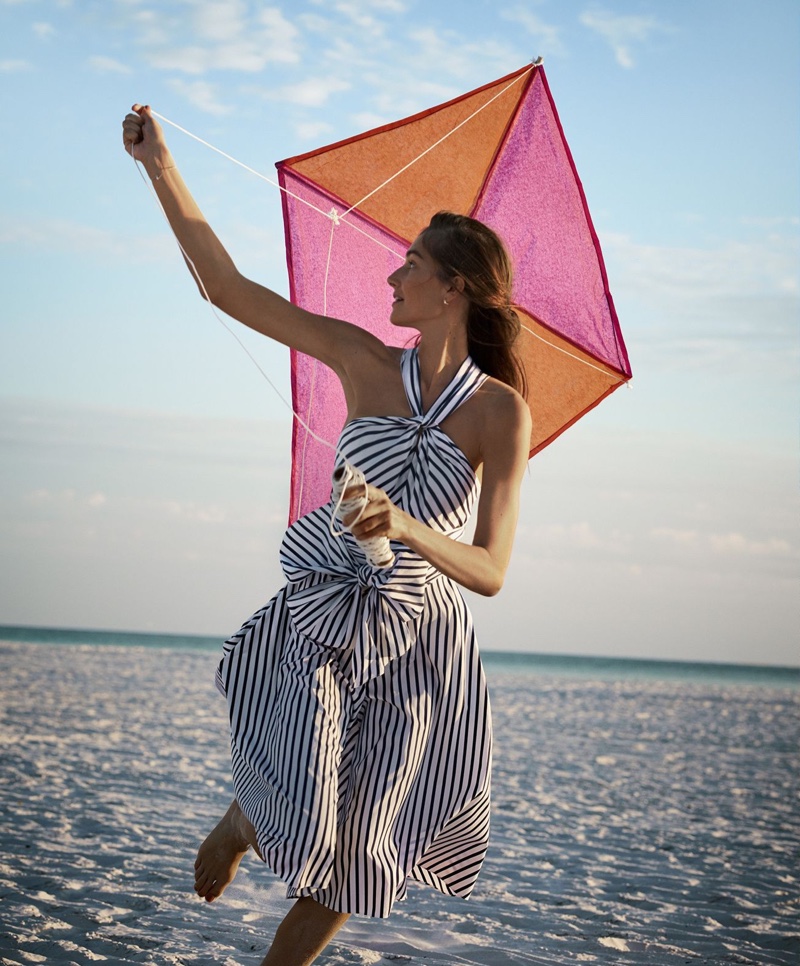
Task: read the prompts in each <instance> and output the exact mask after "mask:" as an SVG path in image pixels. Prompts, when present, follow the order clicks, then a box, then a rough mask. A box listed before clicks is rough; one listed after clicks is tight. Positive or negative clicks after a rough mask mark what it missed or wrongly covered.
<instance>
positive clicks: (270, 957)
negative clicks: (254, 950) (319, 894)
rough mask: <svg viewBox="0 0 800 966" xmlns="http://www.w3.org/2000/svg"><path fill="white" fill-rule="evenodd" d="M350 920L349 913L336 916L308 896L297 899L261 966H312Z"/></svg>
mask: <svg viewBox="0 0 800 966" xmlns="http://www.w3.org/2000/svg"><path fill="white" fill-rule="evenodd" d="M349 918H350V914H349V913H347V912H334V911H333V909H328V908H327V907H326V906H323V905H322V904H321V903H319V902H317V901H316V899H312V898H310V897H309V896H304V897H303V898H302V899H298V900H297V902H295V904H294V905H293V906H292V908H291V909H290V910H289V912H288V913H287V915H286V918H285V919H284V920H283V922H282V923H281V924H280V926H278V931H277V932H276V933H275V938H274V939H273V940H272V945H271V946H270V947H269V952H268V953H267V955H266V956H265V957H264V958H263V959H262V960H261V966H311V963H313V962H314V960H315V959H316V958H317V956H318V955H319V954H320V953H321V952H322V950H323V949H324V948H325V947H326V946H327V945H328V943H329V942H330V941H331V939H333V937H334V936H335V935H336V933H337V932H338V931H339V930H340V929H341V928H342V926H343V925H344V924H345V923H346V922H347V920H348V919H349Z"/></svg>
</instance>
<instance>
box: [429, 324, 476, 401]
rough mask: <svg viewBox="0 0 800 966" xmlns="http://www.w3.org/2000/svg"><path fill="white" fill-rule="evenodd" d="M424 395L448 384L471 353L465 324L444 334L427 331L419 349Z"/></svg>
mask: <svg viewBox="0 0 800 966" xmlns="http://www.w3.org/2000/svg"><path fill="white" fill-rule="evenodd" d="M417 355H418V358H419V377H420V383H421V387H422V393H423V397H425V396H427V395H428V394H429V393H430V394H432V395H433V396H434V397H435V396H436V395H437V392H436V390H437V389H438V388H442V387H443V386H445V385H447V384H448V383H449V382H450V380H451V379H452V378H453V376H454V375H455V373H456V371H457V370H458V368H459V367H460V366H461V363H462V362H463V361H464V360H465V359H466V357H467V356H468V355H469V345H468V343H467V332H466V329H465V328H464V327H463V326H459V327H458V328H457V329H455V330H454V331H448V332H446V333H444V334H442V335H439V334H438V333H433V332H426V333H425V334H424V335H421V336H420V341H419V346H418V349H417Z"/></svg>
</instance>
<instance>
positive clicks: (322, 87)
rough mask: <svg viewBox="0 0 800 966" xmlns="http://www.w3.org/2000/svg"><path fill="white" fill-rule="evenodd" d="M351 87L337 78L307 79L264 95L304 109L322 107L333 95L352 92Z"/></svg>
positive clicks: (271, 90)
mask: <svg viewBox="0 0 800 966" xmlns="http://www.w3.org/2000/svg"><path fill="white" fill-rule="evenodd" d="M350 87H351V85H350V84H349V83H348V82H347V81H344V80H338V79H337V78H335V77H306V78H305V79H303V80H301V81H298V82H297V83H296V84H285V85H284V86H282V87H276V88H270V90H269V91H267V92H265V93H264V96H265V97H268V98H269V99H270V100H279V101H287V102H288V103H289V104H299V105H301V106H302V107H322V106H323V105H324V104H326V103H327V101H328V99H329V98H330V96H331V94H336V93H339V92H341V91H347V90H350Z"/></svg>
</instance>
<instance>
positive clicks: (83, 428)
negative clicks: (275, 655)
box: [0, 0, 800, 665]
mask: <svg viewBox="0 0 800 966" xmlns="http://www.w3.org/2000/svg"><path fill="white" fill-rule="evenodd" d="M539 55H541V56H542V57H543V58H544V64H545V70H546V72H547V77H548V81H549V84H550V87H551V90H552V93H553V96H554V99H555V102H556V105H557V108H558V111H559V114H560V117H561V122H562V125H563V127H564V131H565V134H566V137H567V140H568V142H569V144H570V148H571V150H572V153H573V156H574V160H575V163H576V166H577V169H578V172H579V174H580V177H581V180H582V182H583V186H584V189H585V192H586V196H587V200H588V204H589V208H590V211H591V214H592V217H593V220H594V224H595V227H596V229H597V233H598V236H599V238H600V243H601V246H602V249H603V254H604V258H605V262H606V267H607V270H608V276H609V282H610V288H611V292H612V295H613V297H614V301H615V305H616V308H617V311H618V314H619V318H620V322H621V326H622V330H623V334H624V337H625V340H626V344H627V347H628V351H629V354H630V358H631V364H632V367H633V373H634V378H633V381H632V383H631V384H630V386H629V387H628V388H622V389H620V390H618V391H617V392H616V393H615V394H613V395H612V396H611V397H609V398H608V399H607V400H606V401H604V402H603V403H602V404H601V405H600V406H599V407H598V408H597V409H595V410H593V411H592V412H591V413H589V414H588V415H587V416H586V417H585V418H584V419H583V420H581V421H580V422H579V423H578V424H576V425H575V426H574V427H572V428H571V429H570V430H569V431H568V432H567V433H565V434H564V435H563V436H562V437H560V438H559V439H558V440H557V441H556V442H555V443H553V444H552V445H551V446H550V447H548V448H547V449H546V450H545V451H543V452H542V453H541V454H539V455H538V456H536V457H535V458H534V459H533V460H532V461H531V464H530V470H529V473H528V475H527V477H526V479H525V481H524V483H523V487H522V508H521V514H520V525H519V532H518V538H517V543H516V547H515V552H514V558H513V561H512V565H511V568H510V570H509V574H508V577H507V580H506V585H505V587H504V589H503V591H502V593H501V595H500V596H499V597H496V598H492V599H488V600H487V599H481V598H477V597H475V596H474V595H469V600H470V605H471V606H472V607H473V610H474V613H475V617H476V622H477V626H478V632H479V636H480V640H481V643H482V646H483V647H484V648H485V649H487V650H520V651H538V652H545V653H561V654H587V655H612V656H621V657H650V658H659V659H677V660H684V659H685V660H708V661H733V662H748V663H768V664H787V665H798V664H800V645H798V641H800V603H799V602H800V593H799V592H798V591H800V586H799V585H800V580H799V579H798V578H800V513H798V510H800V505H799V504H800V499H799V498H798V480H799V479H800V472H799V471H800V459H799V456H800V450H799V448H798V433H797V416H798V401H800V400H799V399H798V397H800V362H799V355H800V354H799V353H798V348H799V347H798V342H799V341H800V340H799V338H798V335H799V333H798V318H799V317H800V313H799V312H798V296H799V293H800V271H799V264H800V259H799V258H798V249H799V247H800V246H799V245H798V235H800V197H799V195H800V177H799V175H800V170H798V169H799V168H800V162H799V161H798V158H799V157H800V153H799V152H798V147H799V146H800V145H799V143H798V142H799V140H800V139H798V123H799V121H798V119H799V118H800V104H798V101H799V100H800V4H798V3H797V2H796V0H760V2H758V3H754V2H746V0H741V2H734V3H731V2H730V0H692V2H688V0H675V2H665V0H660V2H659V0H650V2H621V0H609V2H602V3H594V2H588V0H587V2H583V0H580V2H573V0H558V2H557V0H541V2H537V0H527V2H524V3H523V2H515V0H508V2H504V0H486V2H483V0H459V2H458V3H455V2H449V0H447V2H437V3H422V2H416V0H349V2H347V0H342V2H336V0H334V2H324V3H323V2H313V0H293V2H292V3H291V4H288V3H282V4H281V3H275V4H271V3H258V2H245V0H167V2H163V3H155V2H149V3H148V2H139V0H102V2H101V0H86V2H78V0H74V2H70V0H0V110H2V121H3V137H2V139H1V140H0V174H2V178H1V179H0V249H1V251H2V285H3V299H2V303H0V305H1V307H0V470H1V472H0V623H5V624H29V625H38V626H56V627H58V626H63V627H79V628H102V629H121V630H144V631H154V632H176V633H196V634H210V635H217V634H219V635H226V634H228V633H230V632H232V631H233V630H235V629H236V628H237V627H238V626H239V624H240V623H241V622H242V621H243V620H244V619H246V618H247V617H248V616H249V614H250V613H251V612H253V611H254V610H256V609H257V608H258V607H259V606H261V604H262V603H263V602H264V601H265V600H266V599H267V598H268V597H270V596H271V595H272V593H274V591H275V590H277V589H278V587H279V586H280V582H281V574H280V570H279V567H278V562H277V550H278V544H279V541H280V536H281V533H282V530H283V528H284V526H285V522H286V515H287V505H288V481H289V435H290V423H289V419H290V417H289V412H288V410H287V408H286V405H285V403H284V402H282V401H281V399H280V398H279V396H278V394H277V393H276V391H275V389H273V388H272V387H271V386H270V385H269V384H268V383H267V382H266V381H265V380H264V378H263V376H262V375H261V374H260V373H259V372H258V370H257V369H256V367H255V366H253V364H252V362H251V361H250V360H249V359H248V358H247V356H246V354H245V353H244V352H243V351H242V348H241V347H240V346H239V345H237V344H236V342H235V341H234V339H232V338H231V336H230V334H229V333H228V332H226V331H225V329H224V328H223V327H222V326H221V325H220V324H219V322H218V321H217V320H216V319H215V318H214V317H213V315H211V313H210V312H209V310H208V308H207V306H206V305H205V304H204V303H203V302H202V300H201V299H199V297H198V295H197V292H196V289H195V287H194V284H193V283H192V281H191V279H190V278H189V277H188V275H187V274H186V272H185V269H184V267H183V265H182V261H181V258H180V255H179V254H178V252H177V250H176V248H175V245H174V242H173V241H172V238H171V235H170V234H169V231H168V229H167V228H166V226H165V224H164V222H163V218H162V216H161V213H160V212H159V211H158V209H157V208H156V206H155V204H154V202H153V199H152V197H151V195H150V193H149V191H148V189H147V187H146V185H145V184H144V183H143V182H142V180H141V178H140V176H139V174H138V172H137V169H136V168H135V166H134V164H133V162H132V161H131V160H130V158H129V157H128V156H126V155H125V153H124V152H123V150H122V147H121V134H120V130H121V129H120V123H121V120H122V117H123V116H124V114H125V113H126V111H127V110H128V109H129V107H130V105H131V104H132V103H133V102H134V101H142V102H146V103H149V104H151V105H152V106H153V107H154V109H156V110H157V111H159V113H161V114H163V115H164V116H166V117H167V118H170V119H171V120H172V121H174V122H176V123H178V124H180V125H181V126H182V127H184V128H186V129H187V130H188V131H190V132H193V133H194V134H196V135H198V136H200V137H202V138H203V139H204V140H206V141H208V142H210V143H212V144H214V145H215V146H217V147H218V148H220V149H221V150H223V151H225V152H226V153H228V154H230V155H231V156H232V157H234V158H236V159H238V160H240V161H242V162H244V163H245V164H247V165H249V166H250V167H252V168H254V169H255V170H257V171H259V172H263V173H264V174H265V175H267V176H272V175H273V172H274V162H275V161H277V160H280V159H282V158H286V157H291V156H293V155H296V154H299V153H302V152H304V151H307V150H310V149H312V148H314V147H317V146H320V145H322V144H326V143H330V142H333V141H336V140H339V139H341V138H344V137H348V136H351V135H354V134H357V133H359V132H361V131H363V130H366V129H368V128H370V127H373V126H375V125H377V124H381V123H385V122H388V121H391V120H395V119H397V118H400V117H404V116H407V115H409V114H411V113H414V112H416V111H419V110H422V109H424V108H426V107H429V106H432V105H434V104H437V103H440V102H442V101H444V100H447V99H449V98H451V97H454V96H456V95H458V94H459V93H462V92H464V91H467V90H470V89H472V88H474V87H477V86H479V85H482V84H484V83H487V82H489V81H491V80H493V79H495V78H496V77H499V76H501V75H503V74H506V73H509V72H510V71H512V70H515V69H516V68H518V67H521V66H523V65H524V64H525V63H527V62H530V61H531V60H532V59H533V58H535V57H536V56H539ZM167 133H168V137H169V140H170V144H171V146H172V150H173V153H174V155H175V157H176V159H177V161H178V163H179V164H180V166H181V169H182V171H183V173H184V176H185V178H186V179H187V181H188V183H189V185H190V186H191V187H192V190H193V191H194V193H195V195H196V197H197V199H198V201H199V203H200V205H201V207H202V208H203V210H204V212H205V214H206V215H207V217H208V218H209V220H210V221H211V223H212V225H213V226H214V227H215V229H216V230H217V232H218V234H219V235H220V237H221V238H222V239H223V241H224V242H225V244H226V245H227V247H228V248H229V250H230V251H231V253H232V255H233V256H234V258H235V259H236V261H237V263H238V264H239V267H240V268H241V269H242V271H244V272H245V273H246V274H248V275H250V276H252V277H254V278H256V279H258V280H259V281H261V282H263V283H264V284H267V285H270V286H271V287H273V288H275V289H276V290H278V291H280V292H282V293H284V294H286V292H287V290H288V282H287V272H286V262H285V252H284V245H283V229H282V225H281V212H280V199H279V195H278V192H277V190H275V189H274V188H273V187H271V186H270V185H269V184H266V183H265V182H264V181H263V180H260V179H258V178H256V177H255V176H253V175H252V174H249V173H247V172H246V171H244V170H243V169H242V168H240V167H238V166H236V165H235V164H233V163H231V162H230V161H228V160H226V159H224V158H222V157H221V156H220V155H218V154H215V153H214V152H212V151H209V150H208V149H207V148H205V147H203V146H202V145H200V144H198V143H197V142H196V141H194V140H192V139H191V138H189V137H187V136H185V135H183V134H181V133H179V132H177V131H174V130H171V129H168V130H167ZM241 337H242V339H243V341H244V342H245V344H246V345H247V347H248V348H249V349H250V351H251V352H252V353H253V354H254V355H255V356H256V358H257V360H258V363H259V365H260V366H261V367H262V368H263V370H264V372H265V373H266V374H267V375H268V376H269V378H270V380H272V382H274V383H275V385H276V386H277V387H278V389H279V390H280V391H281V392H282V393H283V394H284V396H288V393H289V379H288V375H289V362H288V355H287V353H286V350H284V349H283V348H281V347H279V346H275V345H272V344H270V343H268V342H267V341H266V340H264V339H261V338H259V337H258V336H256V335H254V334H251V333H247V332H245V333H241Z"/></svg>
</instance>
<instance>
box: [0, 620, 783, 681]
mask: <svg viewBox="0 0 800 966" xmlns="http://www.w3.org/2000/svg"><path fill="white" fill-rule="evenodd" d="M3 640H5V641H20V642H28V643H32V644H65V645H69V644H73V645H75V644H80V645H85V646H89V647H147V648H164V649H167V650H174V651H213V652H219V651H220V648H221V644H222V638H221V637H210V636H201V635H196V634H154V633H144V632H133V631H102V630H78V629H74V628H58V627H22V626H12V625H0V641H3ZM481 657H482V659H483V663H484V666H485V667H486V671H487V674H491V673H492V672H498V673H502V672H510V673H515V674H523V675H543V674H549V675H557V676H565V677H580V678H595V679H597V680H604V681H608V680H665V681H694V682H696V683H702V682H707V683H713V682H715V683H718V684H724V683H730V684H736V683H739V684H763V685H765V686H768V687H787V688H800V667H780V666H776V665H760V664H725V663H717V662H707V661H663V660H656V659H642V658H623V657H592V656H585V655H581V656H578V655H567V654H536V653H528V652H520V651H490V650H482V651H481Z"/></svg>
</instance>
